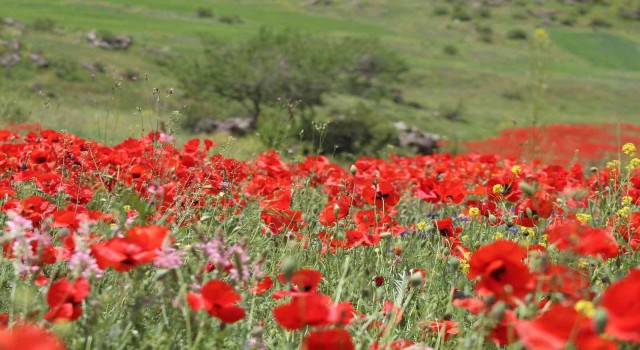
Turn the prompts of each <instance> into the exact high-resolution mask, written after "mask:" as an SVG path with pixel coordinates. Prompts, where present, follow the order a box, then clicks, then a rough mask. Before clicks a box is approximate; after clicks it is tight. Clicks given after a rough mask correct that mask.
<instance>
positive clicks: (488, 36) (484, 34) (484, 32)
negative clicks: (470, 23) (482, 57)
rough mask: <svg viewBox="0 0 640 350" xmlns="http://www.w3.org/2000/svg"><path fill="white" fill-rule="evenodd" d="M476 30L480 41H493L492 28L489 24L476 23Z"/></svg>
mask: <svg viewBox="0 0 640 350" xmlns="http://www.w3.org/2000/svg"><path fill="white" fill-rule="evenodd" d="M476 32H478V34H479V36H480V41H483V42H485V43H491V42H493V28H491V26H489V25H477V26H476Z"/></svg>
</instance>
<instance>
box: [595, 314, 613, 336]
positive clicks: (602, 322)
mask: <svg viewBox="0 0 640 350" xmlns="http://www.w3.org/2000/svg"><path fill="white" fill-rule="evenodd" d="M608 318H609V317H608V316H607V310H605V309H602V308H599V309H596V313H595V314H594V315H593V323H594V325H595V327H596V332H598V334H602V333H603V332H604V329H605V328H606V327H607V320H608Z"/></svg>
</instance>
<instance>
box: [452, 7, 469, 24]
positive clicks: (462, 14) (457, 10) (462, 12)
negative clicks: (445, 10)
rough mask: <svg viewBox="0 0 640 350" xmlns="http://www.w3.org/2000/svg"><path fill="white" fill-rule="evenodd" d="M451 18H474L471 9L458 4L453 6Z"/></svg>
mask: <svg viewBox="0 0 640 350" xmlns="http://www.w3.org/2000/svg"><path fill="white" fill-rule="evenodd" d="M451 18H452V19H454V20H458V21H462V22H466V21H470V20H471V19H472V18H471V15H470V14H469V11H468V10H467V8H466V7H465V6H463V5H457V6H456V7H454V8H453V13H452V14H451Z"/></svg>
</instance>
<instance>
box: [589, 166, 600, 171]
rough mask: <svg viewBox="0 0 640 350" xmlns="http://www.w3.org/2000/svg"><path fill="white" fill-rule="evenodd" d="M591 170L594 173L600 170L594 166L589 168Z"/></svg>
mask: <svg viewBox="0 0 640 350" xmlns="http://www.w3.org/2000/svg"><path fill="white" fill-rule="evenodd" d="M589 171H591V172H592V173H597V172H598V168H596V167H594V166H592V167H591V168H589Z"/></svg>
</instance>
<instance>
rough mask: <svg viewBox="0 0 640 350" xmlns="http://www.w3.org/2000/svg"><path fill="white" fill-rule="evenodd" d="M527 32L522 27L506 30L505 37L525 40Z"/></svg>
mask: <svg viewBox="0 0 640 350" xmlns="http://www.w3.org/2000/svg"><path fill="white" fill-rule="evenodd" d="M527 37H528V35H527V32H526V31H525V30H524V29H511V30H510V31H508V32H507V39H511V40H527Z"/></svg>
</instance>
